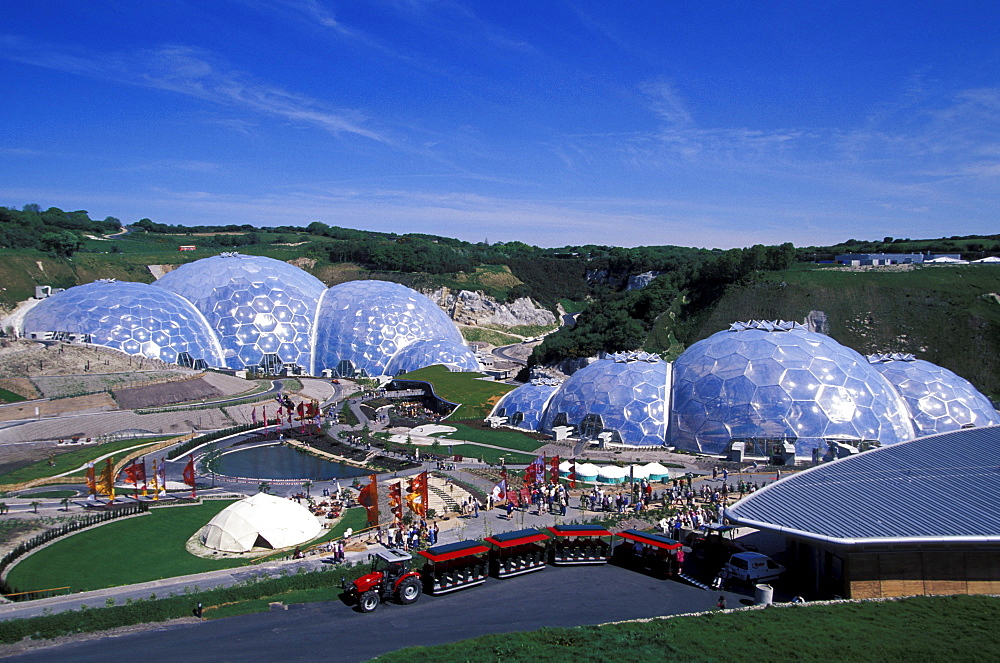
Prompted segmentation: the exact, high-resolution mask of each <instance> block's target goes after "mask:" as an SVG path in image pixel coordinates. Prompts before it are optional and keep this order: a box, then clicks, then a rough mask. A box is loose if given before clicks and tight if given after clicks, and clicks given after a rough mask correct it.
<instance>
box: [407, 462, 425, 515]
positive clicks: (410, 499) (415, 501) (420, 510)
mask: <svg viewBox="0 0 1000 663" xmlns="http://www.w3.org/2000/svg"><path fill="white" fill-rule="evenodd" d="M408 490H409V492H408V493H407V495H406V503H407V506H409V507H410V511H413V512H414V513H415V514H417V515H418V516H420V517H421V518H423V517H425V516H426V515H427V498H428V495H427V472H421V473H420V474H418V475H417V476H415V477H413V478H412V479H410V481H409V489H408Z"/></svg>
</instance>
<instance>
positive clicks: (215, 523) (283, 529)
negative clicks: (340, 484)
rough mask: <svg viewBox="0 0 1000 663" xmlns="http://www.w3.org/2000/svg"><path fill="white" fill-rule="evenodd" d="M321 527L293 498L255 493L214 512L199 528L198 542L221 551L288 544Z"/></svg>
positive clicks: (307, 537)
mask: <svg viewBox="0 0 1000 663" xmlns="http://www.w3.org/2000/svg"><path fill="white" fill-rule="evenodd" d="M322 531H323V526H322V525H320V523H319V520H317V519H316V516H314V515H312V514H311V513H309V509H307V508H305V507H304V506H302V505H301V504H297V503H296V502H293V501H292V500H286V499H283V498H281V497H275V496H274V495H268V494H267V493H257V494H256V495H253V496H251V497H248V498H246V499H242V500H240V501H239V502H234V503H232V504H230V505H229V506H227V507H226V508H225V509H223V510H222V511H220V512H219V513H217V514H215V517H214V518H212V520H210V521H209V522H208V524H207V525H205V527H204V528H203V529H202V531H201V542H202V543H204V544H205V545H206V546H208V547H209V548H214V549H215V550H222V551H224V552H248V551H250V550H251V549H253V548H254V547H255V546H256V547H259V548H290V547H292V546H298V545H301V544H303V543H305V542H307V541H311V540H312V539H314V538H316V537H317V536H319V534H320V532H322Z"/></svg>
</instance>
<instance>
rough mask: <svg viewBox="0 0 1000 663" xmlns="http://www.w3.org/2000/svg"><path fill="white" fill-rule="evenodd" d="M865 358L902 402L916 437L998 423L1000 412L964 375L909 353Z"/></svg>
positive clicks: (999, 422)
mask: <svg viewBox="0 0 1000 663" xmlns="http://www.w3.org/2000/svg"><path fill="white" fill-rule="evenodd" d="M868 360H869V361H870V362H871V363H872V365H873V366H874V367H875V369H876V370H877V371H878V372H879V373H881V374H882V375H883V376H885V378H886V379H888V381H889V382H890V383H891V384H892V385H893V386H894V387H895V388H896V390H897V391H899V393H900V394H901V395H902V396H903V400H904V401H906V405H907V407H908V408H909V409H910V416H911V417H912V418H913V426H914V428H915V429H916V433H917V435H919V436H924V435H934V434H935V433H947V432H950V431H953V430H958V429H960V428H970V427H974V426H993V425H996V424H1000V414H998V413H997V411H996V409H995V408H994V407H993V405H992V404H991V403H990V401H989V399H988V398H986V397H985V396H983V395H982V394H981V393H979V391H978V390H977V389H976V388H975V387H974V386H972V383H971V382H969V381H968V380H966V379H965V378H962V377H959V376H958V375H955V374H954V373H952V372H951V371H949V370H948V369H947V368H943V367H941V366H938V365H937V364H932V363H931V362H929V361H925V360H923V359H916V358H915V357H914V356H913V355H911V354H877V355H869V357H868Z"/></svg>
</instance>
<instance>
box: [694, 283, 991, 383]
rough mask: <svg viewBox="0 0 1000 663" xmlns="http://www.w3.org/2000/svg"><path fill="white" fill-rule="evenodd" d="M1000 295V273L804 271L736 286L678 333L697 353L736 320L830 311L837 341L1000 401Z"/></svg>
mask: <svg viewBox="0 0 1000 663" xmlns="http://www.w3.org/2000/svg"><path fill="white" fill-rule="evenodd" d="M998 293H1000V268H998V266H997V265H968V266H959V267H948V266H940V267H922V268H919V269H914V270H912V271H881V270H880V271H865V272H851V271H843V270H835V269H815V268H805V267H802V268H798V269H793V270H786V271H782V272H773V273H769V274H763V275H761V276H760V277H759V278H758V279H757V280H756V281H755V282H754V283H752V284H749V285H742V286H731V287H730V288H728V289H727V291H726V292H725V294H724V295H723V296H722V297H721V298H720V299H719V300H718V301H717V302H715V304H714V305H713V306H711V307H709V308H708V309H706V310H704V311H702V312H701V313H699V314H698V315H696V316H694V317H693V318H692V319H689V320H688V321H687V322H686V323H682V324H681V325H678V327H677V328H675V331H676V333H677V335H678V336H679V337H681V338H682V339H683V340H684V341H685V342H686V344H688V345H689V344H690V343H693V342H694V341H697V340H700V339H702V338H705V337H707V336H710V335H711V334H714V333H715V332H717V331H720V330H722V329H725V328H726V327H728V326H729V324H730V323H731V322H733V321H736V320H750V319H768V320H772V319H776V318H782V319H786V320H797V321H802V320H804V319H805V317H806V315H808V314H809V312H810V311H813V310H817V311H823V312H824V313H826V316H827V321H828V323H829V328H830V329H829V333H830V335H831V336H832V337H833V338H835V339H837V340H838V341H839V342H841V343H843V344H845V345H847V346H849V347H851V348H854V349H855V350H857V351H858V352H861V353H863V354H866V353H871V352H885V351H896V352H912V353H913V354H914V355H916V356H917V357H918V358H920V359H926V360H928V361H931V362H934V363H936V364H939V365H941V366H944V367H945V368H948V369H950V370H952V371H954V372H956V373H958V374H959V375H961V376H962V377H964V378H966V379H968V380H970V381H971V382H972V383H973V384H975V385H976V386H977V387H978V388H979V389H980V390H982V391H983V393H985V394H987V395H988V396H990V397H992V398H994V399H996V398H997V397H1000V359H998V355H1000V301H998V299H997V294H998Z"/></svg>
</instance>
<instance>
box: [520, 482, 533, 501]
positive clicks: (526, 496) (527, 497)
mask: <svg viewBox="0 0 1000 663" xmlns="http://www.w3.org/2000/svg"><path fill="white" fill-rule="evenodd" d="M520 497H521V503H522V504H524V506H528V505H529V504H531V489H530V488H528V487H527V486H521V495H520Z"/></svg>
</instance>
